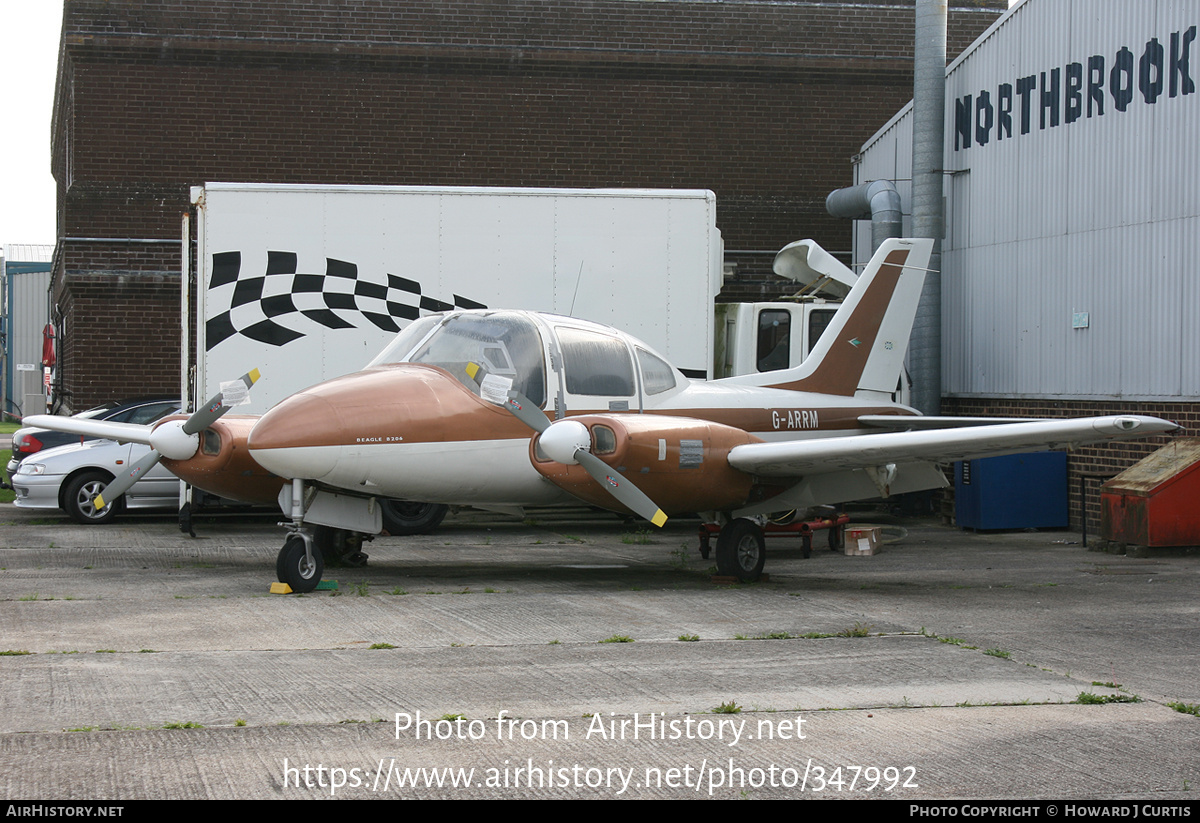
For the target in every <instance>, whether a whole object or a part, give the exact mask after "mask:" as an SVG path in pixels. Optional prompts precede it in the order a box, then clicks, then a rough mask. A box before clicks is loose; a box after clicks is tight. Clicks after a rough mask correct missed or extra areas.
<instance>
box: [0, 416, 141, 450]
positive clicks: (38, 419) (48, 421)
mask: <svg viewBox="0 0 1200 823" xmlns="http://www.w3.org/2000/svg"><path fill="white" fill-rule="evenodd" d="M21 425H22V426H36V427H37V428H39V429H50V430H51V431H56V432H66V433H67V434H82V435H85V436H87V437H101V438H104V439H106V440H116V441H118V442H121V443H141V444H142V445H145V446H149V445H150V432H151V430H152V429H153V428H154V427H153V426H146V425H143V424H141V423H116V422H113V421H110V420H91V419H88V418H79V417H60V416H59V415H56V414H30V415H26V416H25V417H23V418H21Z"/></svg>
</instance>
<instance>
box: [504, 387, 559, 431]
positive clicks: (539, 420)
mask: <svg viewBox="0 0 1200 823" xmlns="http://www.w3.org/2000/svg"><path fill="white" fill-rule="evenodd" d="M508 410H509V411H510V412H512V413H513V414H515V415H516V416H517V419H518V420H520V421H521V422H522V423H524V424H525V425H526V426H528V427H529V428H531V429H533V430H534V431H535V432H537V433H538V434H541V433H542V432H544V431H545V430H546V429H548V428H550V421H549V420H547V419H546V415H545V414H543V413H542V410H541V409H539V408H538V407H537V404H536V403H534V402H533V401H532V400H530V399H529V398H528V397H526V396H525V395H523V394H521V393H520V392H519V391H510V392H509V393H508Z"/></svg>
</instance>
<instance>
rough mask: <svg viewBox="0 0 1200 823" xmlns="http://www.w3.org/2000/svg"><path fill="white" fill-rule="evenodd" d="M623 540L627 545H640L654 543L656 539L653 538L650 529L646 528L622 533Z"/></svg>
mask: <svg viewBox="0 0 1200 823" xmlns="http://www.w3.org/2000/svg"><path fill="white" fill-rule="evenodd" d="M621 542H622V543H625V544H626V545H630V544H633V545H638V546H645V545H648V544H650V543H653V542H654V540H653V539H651V537H650V532H649V531H647V530H646V529H638V530H637V531H635V532H627V533H625V534H623V535H621Z"/></svg>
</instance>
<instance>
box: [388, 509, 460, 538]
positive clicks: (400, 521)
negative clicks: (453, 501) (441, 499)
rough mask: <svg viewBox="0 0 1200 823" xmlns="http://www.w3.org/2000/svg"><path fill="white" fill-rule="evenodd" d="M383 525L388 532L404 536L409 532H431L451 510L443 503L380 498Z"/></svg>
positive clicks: (396, 535)
mask: <svg viewBox="0 0 1200 823" xmlns="http://www.w3.org/2000/svg"><path fill="white" fill-rule="evenodd" d="M379 503H380V511H381V512H382V513H383V527H384V528H385V529H387V531H388V534H391V535H393V536H395V537H402V536H404V535H409V534H429V533H430V532H432V531H433V530H434V529H436V528H437V527H438V526H439V525H440V524H441V522H442V520H443V519H445V517H446V513H447V512H448V511H450V507H449V506H443V505H442V504H441V503H412V502H410V501H408V500H380V501H379Z"/></svg>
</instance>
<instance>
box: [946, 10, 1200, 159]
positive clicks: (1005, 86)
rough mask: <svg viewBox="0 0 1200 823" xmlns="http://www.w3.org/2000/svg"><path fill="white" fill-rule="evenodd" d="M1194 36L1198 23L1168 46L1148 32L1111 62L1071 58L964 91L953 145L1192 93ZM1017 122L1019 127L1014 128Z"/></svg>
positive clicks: (958, 146) (1178, 33)
mask: <svg viewBox="0 0 1200 823" xmlns="http://www.w3.org/2000/svg"><path fill="white" fill-rule="evenodd" d="M1195 39H1196V27H1195V26H1191V27H1189V28H1188V29H1186V30H1185V31H1174V32H1171V35H1170V38H1169V45H1168V46H1164V45H1163V44H1162V42H1160V41H1159V39H1158V38H1157V37H1152V38H1150V39H1149V40H1148V41H1146V44H1145V46H1144V48H1143V49H1142V51H1141V56H1140V57H1135V56H1134V52H1133V51H1132V50H1131V49H1130V48H1129V47H1128V46H1122V47H1121V48H1120V49H1119V50H1118V51H1117V53H1116V54H1115V55H1114V56H1113V58H1112V62H1111V65H1110V64H1108V63H1107V61H1106V60H1105V56H1104V55H1102V54H1094V55H1092V56H1091V57H1088V58H1087V63H1086V65H1085V64H1084V63H1078V62H1077V63H1067V65H1066V66H1061V67H1057V68H1053V69H1051V70H1050V71H1048V72H1047V71H1043V72H1039V73H1036V74H1030V75H1028V76H1025V77H1018V78H1016V82H1015V83H1000V84H999V85H998V86H996V90H995V92H994V93H993V92H991V91H989V90H987V89H984V90H981V91H980V92H979V93H978V94H977V95H970V94H967V95H964V96H963V97H961V98H958V99H956V100H955V101H954V150H955V151H959V150H961V149H969V148H971V146H972V145H977V146H986V145H988V143H990V142H992V140H993V139H995V140H996V141H1000V140H1005V139H1009V138H1011V137H1013V135H1014V134H1015V133H1019V134H1029V133H1030V132H1031V131H1032V130H1033V128H1034V121H1035V119H1036V121H1037V128H1038V130H1039V131H1041V130H1044V129H1047V128H1054V127H1055V126H1058V125H1059V124H1060V123H1066V124H1068V125H1069V124H1071V123H1074V122H1076V121H1077V120H1079V119H1081V118H1085V119H1086V118H1089V117H1102V116H1103V115H1104V114H1105V112H1106V111H1111V110H1113V109H1115V110H1116V111H1118V112H1124V111H1126V110H1127V109H1128V108H1129V106H1130V105H1131V104H1134V103H1135V101H1136V100H1138V99H1140V100H1142V101H1144V102H1145V103H1147V104H1149V105H1155V104H1156V103H1158V102H1159V100H1160V99H1162V98H1163V97H1164V96H1165V97H1166V99H1172V98H1175V97H1181V96H1186V95H1191V94H1194V93H1195V91H1196V84H1195V82H1194V81H1193V80H1192V76H1191V69H1190V66H1189V59H1190V57H1191V45H1192V41H1194V40H1195ZM1064 78H1065V81H1064ZM993 94H994V96H993ZM1014 95H1015V97H1014ZM1014 104H1015V105H1014ZM1110 106H1111V108H1109V107H1110ZM1014 119H1015V120H1016V123H1015V124H1014V122H1013V121H1014ZM1014 125H1016V126H1017V128H1018V129H1019V131H1017V132H1014V130H1013V127H1014Z"/></svg>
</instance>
